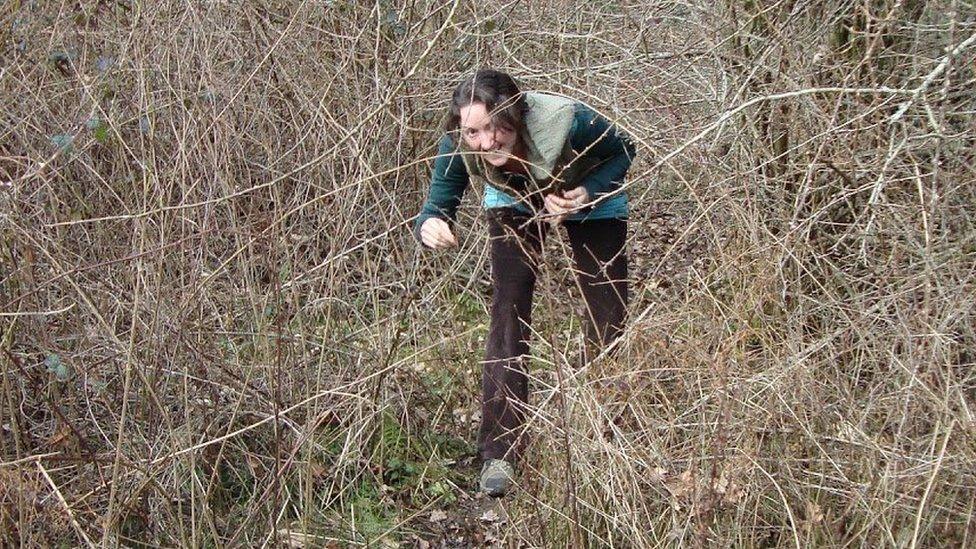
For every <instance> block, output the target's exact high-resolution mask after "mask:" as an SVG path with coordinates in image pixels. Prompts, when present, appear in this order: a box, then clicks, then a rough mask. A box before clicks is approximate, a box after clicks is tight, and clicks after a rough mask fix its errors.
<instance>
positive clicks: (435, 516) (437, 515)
mask: <svg viewBox="0 0 976 549" xmlns="http://www.w3.org/2000/svg"><path fill="white" fill-rule="evenodd" d="M445 520H447V512H446V511H443V510H441V509H434V510H433V511H431V512H430V521H431V522H443V521H445Z"/></svg>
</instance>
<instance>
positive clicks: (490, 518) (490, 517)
mask: <svg viewBox="0 0 976 549" xmlns="http://www.w3.org/2000/svg"><path fill="white" fill-rule="evenodd" d="M499 518H500V517H499V516H498V513H497V512H495V510H494V509H488V510H487V511H485V512H484V513H483V514H482V515H481V522H498V520H499Z"/></svg>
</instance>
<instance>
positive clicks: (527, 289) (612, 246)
mask: <svg viewBox="0 0 976 549" xmlns="http://www.w3.org/2000/svg"><path fill="white" fill-rule="evenodd" d="M487 215H488V231H489V234H490V237H491V244H490V245H491V282H492V292H493V293H492V298H491V326H490V328H489V332H488V343H487V349H486V352H485V359H484V363H483V370H482V389H481V390H482V406H481V429H480V431H479V433H478V451H479V453H480V454H481V457H482V459H507V460H510V461H516V460H517V458H518V456H517V454H518V451H519V449H518V446H519V444H518V437H519V434H520V432H521V430H522V425H523V422H524V420H525V415H524V410H523V408H524V403H525V402H526V401H527V400H528V379H527V377H526V373H525V366H526V364H525V361H526V357H527V355H528V353H529V344H528V341H529V336H530V330H529V325H530V322H531V318H532V293H533V291H534V290H535V282H536V275H537V274H538V272H539V265H540V264H541V263H540V262H541V251H542V244H543V242H544V240H545V238H546V232H547V230H548V228H549V224H548V222H545V221H541V222H540V221H529V218H528V216H526V215H524V214H521V213H519V212H518V211H516V210H514V209H511V208H493V209H489V210H487ZM563 225H564V226H565V227H566V232H567V233H568V235H569V242H570V247H571V248H572V250H573V261H574V263H575V268H576V271H577V280H578V282H579V285H580V288H581V289H582V293H583V298H584V301H585V304H586V315H585V316H586V318H585V319H584V320H585V324H586V336H587V340H588V347H594V348H601V347H603V346H605V345H606V344H608V343H609V342H611V341H612V340H613V339H614V338H616V337H617V336H618V335H619V334H620V332H621V330H622V329H623V325H624V320H625V315H626V309H627V297H628V296H627V291H628V289H627V253H626V249H625V245H626V241H627V221H626V220H624V219H596V220H589V221H564V222H563Z"/></svg>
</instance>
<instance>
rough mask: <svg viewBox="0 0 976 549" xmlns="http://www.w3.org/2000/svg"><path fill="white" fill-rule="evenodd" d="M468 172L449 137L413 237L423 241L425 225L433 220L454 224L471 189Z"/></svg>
mask: <svg viewBox="0 0 976 549" xmlns="http://www.w3.org/2000/svg"><path fill="white" fill-rule="evenodd" d="M468 182H469V179H468V171H467V170H466V169H465V167H464V162H463V161H462V160H461V154H460V153H459V152H458V150H457V147H456V146H455V144H454V141H453V140H452V139H451V138H450V137H449V136H447V135H445V136H444V137H442V138H441V140H440V143H439V144H438V147H437V158H436V159H435V160H434V171H433V172H432V173H431V177H430V193H429V194H428V195H427V201H426V202H424V206H423V208H421V210H420V215H419V216H418V217H417V221H416V223H415V224H414V230H413V234H414V237H416V238H417V240H421V238H420V228H421V227H422V226H423V224H424V221H427V220H428V219H430V218H432V217H437V218H440V219H444V220H450V221H453V220H454V218H455V216H456V214H457V208H458V205H459V204H460V203H461V197H462V196H464V190H465V189H467V187H468Z"/></svg>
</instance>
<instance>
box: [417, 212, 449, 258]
mask: <svg viewBox="0 0 976 549" xmlns="http://www.w3.org/2000/svg"><path fill="white" fill-rule="evenodd" d="M420 240H421V242H423V243H424V244H426V245H427V246H429V247H431V248H434V249H435V250H446V249H447V248H453V247H455V246H457V245H458V241H457V239H456V238H454V233H452V232H451V226H450V225H448V224H447V221H444V220H443V219H440V218H438V217H431V218H430V219H428V220H427V221H424V224H423V225H421V226H420Z"/></svg>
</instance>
